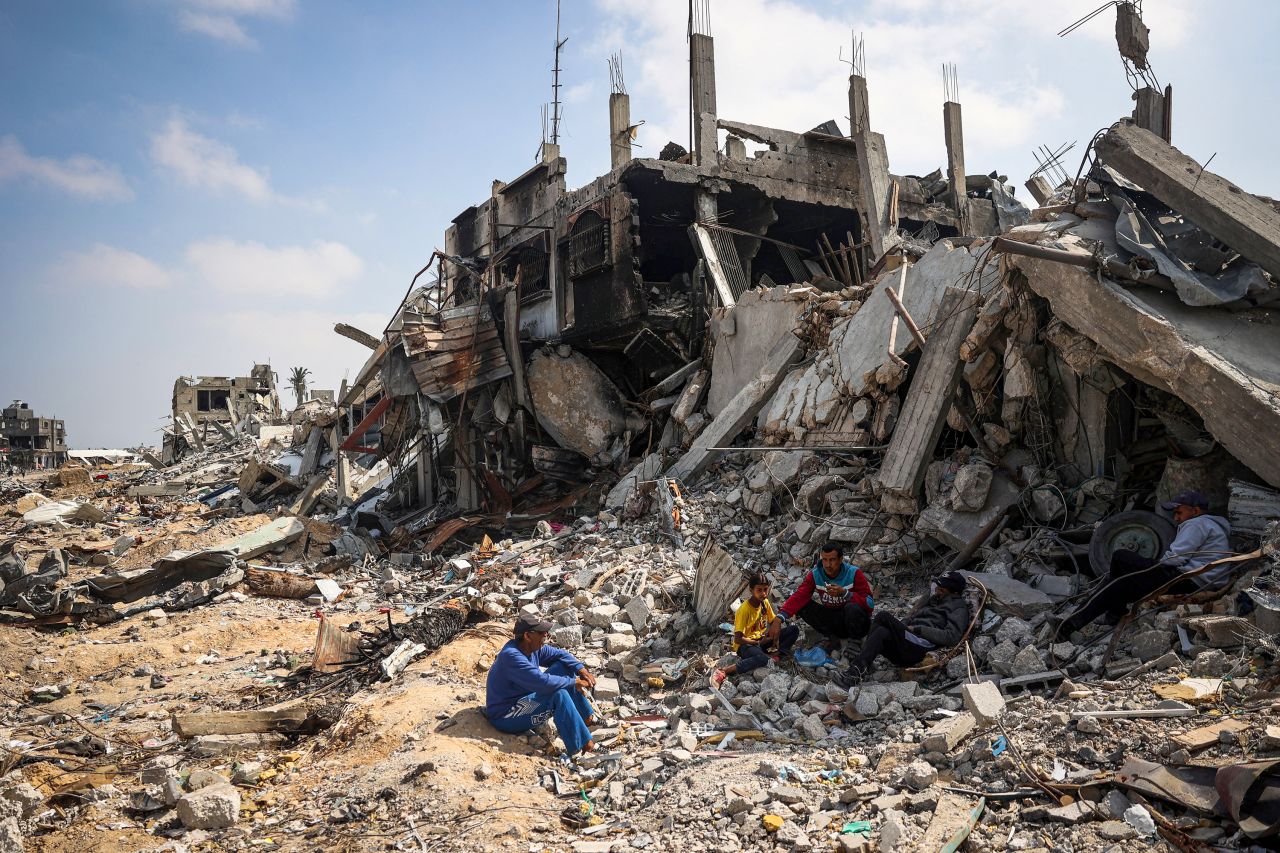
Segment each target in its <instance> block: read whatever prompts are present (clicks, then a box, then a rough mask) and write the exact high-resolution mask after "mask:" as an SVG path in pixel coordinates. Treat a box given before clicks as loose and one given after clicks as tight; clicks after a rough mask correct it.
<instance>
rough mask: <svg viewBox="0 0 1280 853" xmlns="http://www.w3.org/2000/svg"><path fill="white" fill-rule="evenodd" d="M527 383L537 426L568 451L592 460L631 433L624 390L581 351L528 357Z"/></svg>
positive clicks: (563, 349)
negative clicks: (623, 394)
mask: <svg viewBox="0 0 1280 853" xmlns="http://www.w3.org/2000/svg"><path fill="white" fill-rule="evenodd" d="M526 381H527V382H528V385H529V394H530V396H531V397H532V398H533V408H534V412H535V413H536V414H537V416H538V423H540V424H541V425H542V428H543V429H545V430H546V431H547V433H548V434H550V436H551V437H552V438H553V439H554V440H555V442H556V444H558V445H560V446H561V447H563V448H565V449H567V450H574V451H577V452H578V453H581V454H582V455H583V456H586V457H587V458H588V459H590V458H591V457H593V456H596V455H597V454H600V453H604V452H605V451H607V450H608V449H609V447H610V445H612V444H613V442H614V440H615V439H616V438H618V436H620V435H622V434H623V433H624V432H625V431H626V430H627V429H628V420H629V419H628V417H627V413H626V409H625V408H624V407H623V402H624V400H623V396H622V392H621V391H619V390H618V386H616V385H614V384H613V382H611V381H610V380H609V377H607V376H605V375H604V373H603V372H602V371H601V370H600V368H598V367H596V366H595V364H594V363H592V362H591V361H590V360H589V359H588V358H587V357H586V356H584V355H582V354H581V353H577V352H574V351H572V350H570V349H569V348H568V347H545V348H543V349H541V350H538V351H537V352H535V353H534V354H533V355H532V356H531V357H530V358H529V366H528V369H527V371H526ZM639 425H640V424H638V423H637V424H636V426H639Z"/></svg>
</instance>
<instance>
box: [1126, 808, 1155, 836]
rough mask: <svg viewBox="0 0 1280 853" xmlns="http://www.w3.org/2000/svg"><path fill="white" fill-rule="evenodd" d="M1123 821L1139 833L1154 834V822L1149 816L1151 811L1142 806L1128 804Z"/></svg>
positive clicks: (1144, 834) (1143, 834)
mask: <svg viewBox="0 0 1280 853" xmlns="http://www.w3.org/2000/svg"><path fill="white" fill-rule="evenodd" d="M1124 822H1125V823H1127V824H1129V826H1132V827H1133V828H1134V829H1136V830H1137V831H1138V834H1139V835H1142V836H1147V835H1154V834H1155V831H1156V822H1155V820H1154V819H1153V818H1152V817H1151V813H1150V812H1148V811H1147V810H1146V809H1144V808H1143V807H1142V806H1130V807H1129V809H1128V810H1127V811H1126V812H1125V813H1124Z"/></svg>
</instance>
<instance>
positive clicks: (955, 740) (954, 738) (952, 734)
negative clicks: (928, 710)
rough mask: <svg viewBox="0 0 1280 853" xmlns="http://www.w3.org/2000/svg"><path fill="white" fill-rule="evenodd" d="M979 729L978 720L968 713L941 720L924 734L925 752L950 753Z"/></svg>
mask: <svg viewBox="0 0 1280 853" xmlns="http://www.w3.org/2000/svg"><path fill="white" fill-rule="evenodd" d="M977 727H978V720H977V719H976V718H975V717H974V715H973V714H970V713H968V712H965V713H961V714H956V715H955V716H954V717H947V718H945V719H942V720H939V721H938V722H936V723H934V724H933V725H932V726H930V727H929V729H928V731H926V732H925V733H924V743H923V746H924V750H925V752H944V753H945V752H950V751H951V750H952V749H954V748H955V747H956V746H957V745H958V744H959V743H960V742H961V741H962V740H964V739H965V738H967V737H968V736H969V735H970V734H972V733H973V730H974V729H976V728H977Z"/></svg>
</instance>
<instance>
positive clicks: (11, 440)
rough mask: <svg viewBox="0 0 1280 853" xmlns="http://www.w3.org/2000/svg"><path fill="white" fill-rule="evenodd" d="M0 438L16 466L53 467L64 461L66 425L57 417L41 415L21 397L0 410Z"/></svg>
mask: <svg viewBox="0 0 1280 853" xmlns="http://www.w3.org/2000/svg"><path fill="white" fill-rule="evenodd" d="M0 439H3V441H2V442H0V444H2V445H3V446H4V447H5V448H6V449H7V453H6V454H5V455H6V458H7V461H8V462H9V464H10V465H12V466H14V467H16V468H57V467H58V466H59V465H63V464H65V463H66V461H67V428H66V424H65V423H63V421H62V420H61V419H60V418H42V417H39V416H37V415H36V414H35V412H34V411H33V410H32V408H31V406H29V405H28V404H27V403H25V402H23V401H22V400H14V401H13V402H12V403H10V404H9V405H8V406H6V407H5V408H4V409H3V411H0Z"/></svg>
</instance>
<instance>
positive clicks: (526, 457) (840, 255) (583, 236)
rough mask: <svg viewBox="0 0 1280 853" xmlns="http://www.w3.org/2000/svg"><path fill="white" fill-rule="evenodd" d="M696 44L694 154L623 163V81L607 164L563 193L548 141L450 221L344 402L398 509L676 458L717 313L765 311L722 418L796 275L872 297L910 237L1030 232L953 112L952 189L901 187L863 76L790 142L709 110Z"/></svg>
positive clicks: (707, 69) (746, 330) (937, 184)
mask: <svg viewBox="0 0 1280 853" xmlns="http://www.w3.org/2000/svg"><path fill="white" fill-rule="evenodd" d="M690 51H691V54H690V55H691V74H690V86H691V91H692V93H693V104H692V113H693V115H694V116H695V117H696V120H695V123H694V124H695V127H694V130H693V150H692V151H691V152H688V151H685V150H683V149H681V148H680V146H678V145H675V144H674V143H673V144H672V145H671V146H668V148H667V149H664V152H663V154H662V156H661V157H659V158H658V159H633V158H632V152H631V141H630V140H631V132H632V130H633V127H632V124H631V117H630V109H629V97H628V95H627V94H626V92H625V91H623V90H622V87H621V85H615V87H614V89H615V91H614V92H613V93H612V94H611V95H610V97H609V116H610V140H609V142H610V151H611V159H612V165H613V169H612V171H611V172H609V173H608V174H607V175H603V176H601V177H599V178H597V179H595V180H593V181H591V182H590V183H588V184H586V185H585V186H582V187H580V188H578V189H574V190H570V189H568V188H567V184H566V177H565V175H566V161H565V159H564V158H563V157H561V156H560V153H559V149H558V146H556V145H554V144H551V143H547V144H544V146H543V148H542V157H541V162H539V163H538V164H537V165H535V166H534V167H533V168H531V169H529V170H528V171H527V172H525V173H524V174H522V175H520V176H519V177H517V178H515V179H514V180H512V181H509V182H503V181H495V182H494V184H493V186H492V189H491V193H490V196H489V198H488V199H486V200H485V201H484V202H482V203H480V204H477V205H474V206H472V207H470V208H468V209H467V210H464V211H463V212H462V213H460V214H459V215H458V216H457V217H455V218H454V220H453V224H452V225H451V226H450V227H449V228H448V230H447V231H446V233H445V235H444V244H443V245H444V250H443V251H442V252H441V253H439V274H438V279H437V280H436V281H435V282H433V284H432V285H431V286H429V287H427V288H420V289H417V290H415V291H414V292H413V293H412V294H411V296H410V297H409V298H408V299H407V301H406V303H405V304H404V306H403V307H402V309H401V310H400V311H398V312H397V315H396V317H395V318H394V319H393V321H392V323H391V324H390V327H389V329H388V330H387V333H386V335H385V337H384V339H383V340H382V341H377V342H376V343H375V346H376V350H375V353H374V355H373V356H372V357H371V358H370V359H369V361H368V362H367V363H366V365H365V367H364V369H363V370H362V371H361V372H360V373H359V375H358V377H357V379H356V381H355V382H354V383H353V384H352V385H351V387H350V388H349V389H348V390H347V392H346V394H345V395H344V396H343V399H342V400H341V401H340V402H341V404H342V405H343V406H344V407H351V406H352V405H356V404H358V405H359V406H360V412H361V415H362V417H360V418H356V417H350V418H348V420H347V429H348V430H350V431H351V438H352V440H359V434H361V433H362V432H363V429H362V427H363V428H367V427H369V426H372V425H373V424H375V423H379V422H384V423H383V424H382V429H381V443H380V444H379V445H378V446H377V452H378V454H379V456H390V457H392V461H393V462H395V463H396V467H397V468H401V467H403V468H404V469H405V470H406V471H407V470H408V469H410V468H412V469H413V474H412V476H409V475H408V474H406V475H405V476H404V478H403V480H402V482H403V489H402V494H403V495H404V503H405V504H407V505H419V506H430V505H432V504H433V503H436V502H438V501H442V500H445V499H446V497H447V499H448V500H451V501H453V502H456V505H457V506H458V507H459V508H460V509H462V510H474V509H478V508H480V507H482V506H484V507H487V508H488V509H490V510H495V509H498V508H500V507H506V506H508V505H509V504H510V502H511V496H512V495H514V494H517V493H520V494H524V493H526V492H527V491H528V490H529V489H530V487H531V484H533V482H534V480H535V478H537V479H538V480H540V481H541V480H543V479H547V480H556V481H567V482H577V481H582V480H583V479H584V478H583V477H582V476H581V475H582V474H583V472H585V471H586V470H587V469H588V468H589V467H590V466H595V467H596V469H597V470H599V469H605V468H609V467H616V466H619V465H623V464H624V463H625V461H626V460H627V459H628V458H629V457H630V455H631V454H632V452H633V451H634V448H636V447H639V448H643V447H644V446H650V447H663V448H670V447H672V446H675V445H678V444H679V443H680V438H681V436H685V437H692V435H693V434H696V430H693V431H691V430H689V429H688V427H689V426H691V424H687V423H685V422H684V417H685V416H687V415H692V414H693V412H692V410H688V411H684V410H682V411H681V412H680V413H678V416H677V417H674V418H673V417H668V416H669V415H672V414H673V412H672V403H673V402H674V400H672V399H668V398H670V397H671V395H673V394H674V393H676V392H678V391H679V390H680V389H681V388H682V387H683V386H684V383H685V381H686V380H688V379H689V378H690V377H691V376H694V375H695V374H696V373H697V368H698V366H699V363H700V361H701V359H702V357H703V355H704V354H705V353H707V352H708V351H710V350H712V349H713V348H715V347H716V346H717V344H718V343H719V342H718V341H717V342H710V341H708V340H707V330H708V321H709V320H710V321H712V322H711V326H712V328H713V329H714V334H716V335H718V336H719V337H720V338H722V339H728V338H730V337H731V336H733V335H735V330H734V327H733V316H732V313H731V309H732V307H733V306H734V305H735V304H736V303H738V302H739V301H741V300H744V299H745V300H747V301H749V302H751V303H752V304H755V303H756V302H758V301H761V300H763V301H764V302H765V303H768V304H767V305H766V306H764V307H762V308H761V311H763V312H765V313H766V314H767V316H765V315H761V316H760V317H759V318H744V322H742V323H741V324H740V327H741V336H740V337H738V338H736V339H735V340H733V341H730V342H728V343H725V344H724V345H723V346H721V347H720V348H719V350H717V352H716V356H715V358H716V363H717V364H722V363H727V362H732V363H734V364H735V365H736V367H735V368H733V369H734V370H735V371H736V374H735V375H734V376H732V377H731V376H728V375H727V369H725V370H722V371H720V372H719V373H717V376H716V378H715V379H714V380H713V381H712V382H711V387H710V395H711V399H712V408H711V412H710V413H711V414H716V413H718V412H719V410H720V408H721V407H722V406H723V405H724V402H725V399H724V398H725V395H726V393H727V392H726V390H725V389H727V388H734V387H736V385H737V384H738V383H740V382H742V381H746V380H747V379H749V378H750V377H751V376H752V375H754V373H755V372H756V370H758V369H759V367H760V366H761V364H762V361H763V357H764V355H765V354H766V353H767V352H768V351H769V349H770V347H771V346H772V345H773V344H774V343H775V342H776V341H777V340H778V339H779V338H780V337H782V336H784V335H787V334H788V333H789V332H790V325H791V323H792V320H793V319H794V318H795V316H796V315H797V314H799V313H800V312H801V311H802V310H803V307H804V303H805V301H806V300H805V299H804V298H799V297H797V296H796V295H794V294H793V295H790V296H788V295H786V291H787V287H788V286H789V285H791V284H792V283H800V284H803V285H806V286H808V287H811V288H812V289H813V290H814V291H815V292H819V293H838V292H846V293H847V294H853V293H865V292H866V291H867V289H868V288H869V282H870V281H871V280H872V278H873V277H874V275H875V274H876V273H878V272H880V271H881V269H882V268H884V267H885V266H886V265H894V264H896V261H895V260H893V259H890V260H887V261H885V260H882V259H883V258H885V257H886V253H889V252H891V250H893V249H895V247H898V246H900V245H902V244H903V243H904V242H905V243H908V244H910V245H912V246H916V247H920V246H923V247H927V246H928V245H929V243H930V242H932V241H933V240H937V239H940V238H943V239H945V238H956V239H958V240H960V241H961V242H962V243H967V242H968V241H969V240H970V239H971V238H973V237H976V236H980V235H993V234H997V233H999V232H1000V231H1001V230H1003V229H1005V228H1008V227H1011V226H1013V225H1017V224H1021V223H1022V222H1024V221H1025V220H1026V215H1027V212H1026V209H1025V208H1024V207H1023V206H1022V205H1021V204H1020V203H1018V202H1017V201H1015V200H1014V199H1013V191H1012V190H1011V189H1010V188H1009V187H1008V186H1007V185H1006V184H1005V183H1004V181H1003V180H1002V179H1001V178H999V177H998V176H996V174H995V173H994V172H993V173H992V174H991V175H990V176H988V175H977V176H974V175H966V173H965V165H964V154H963V136H962V133H961V123H960V105H959V104H958V103H955V102H953V101H948V102H947V103H946V104H945V105H944V116H945V118H946V131H947V132H946V139H945V148H946V156H947V162H948V170H947V174H946V176H945V177H944V176H943V173H942V171H941V170H939V171H938V172H936V173H935V174H933V175H930V176H927V177H924V178H918V177H912V176H894V175H891V174H890V173H889V171H888V159H887V153H886V145H885V140H884V138H883V137H882V136H881V135H880V134H877V133H875V132H873V131H872V130H871V119H870V115H869V110H868V106H867V97H866V80H865V78H863V77H861V76H857V75H855V76H853V77H851V78H850V81H849V104H848V108H849V109H850V110H851V112H852V115H853V116H854V120H853V129H852V134H851V135H849V136H846V135H844V134H843V132H842V131H841V129H840V128H839V127H838V126H837V124H836V123H835V122H834V121H828V122H824V123H822V124H820V125H818V126H817V127H815V128H814V129H812V130H810V131H807V132H794V131H787V130H781V129H777V128H769V127H763V126H759V125H755V124H750V123H747V122H743V121H734V120H729V119H726V118H723V117H721V116H719V115H718V112H717V107H716V84H715V61H714V45H713V40H712V38H711V37H710V36H709V35H705V34H701V33H695V34H693V35H692V37H691V40H690ZM615 82H617V81H615ZM844 107H845V105H844V104H841V105H840V107H839V109H843V108H844ZM748 144H750V145H751V146H753V147H754V148H756V149H757V150H755V151H754V152H753V153H750V154H749V153H748V148H747V146H748ZM433 261H434V258H433ZM761 294H772V295H761ZM909 301H913V300H911V299H910V298H909ZM930 307H932V306H930ZM726 312H729V313H726ZM756 319H759V320H762V321H764V322H763V323H761V324H760V327H759V328H757V327H756V325H755V320H756ZM923 319H925V320H927V319H929V316H928V314H927V312H926V317H924V318H923ZM339 332H340V333H342V334H347V332H345V331H343V330H342V329H339ZM903 340H904V342H905V335H904V338H903ZM735 347H736V348H737V349H740V350H741V352H739V353H738V354H737V355H736V357H734V358H726V355H725V354H726V352H728V351H729V350H733V349H735ZM633 401H643V402H641V403H639V404H638V405H636V404H634V403H633ZM692 402H693V403H695V404H696V402H697V401H696V400H694V401H692ZM375 403H380V404H381V405H380V406H378V407H377V408H374V404H375ZM685 409H688V406H687V405H686V406H685ZM370 411H376V417H374V418H372V419H368V418H365V417H363V416H364V415H365V414H366V413H368V412H370ZM699 417H700V416H699ZM361 422H363V423H361ZM698 423H699V421H698V419H697V418H695V419H694V422H693V424H692V425H696V424H698ZM364 446H366V447H372V446H373V445H371V444H370V443H369V442H364ZM427 483H431V485H430V486H429V487H426V484H427ZM415 484H416V485H415Z"/></svg>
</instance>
